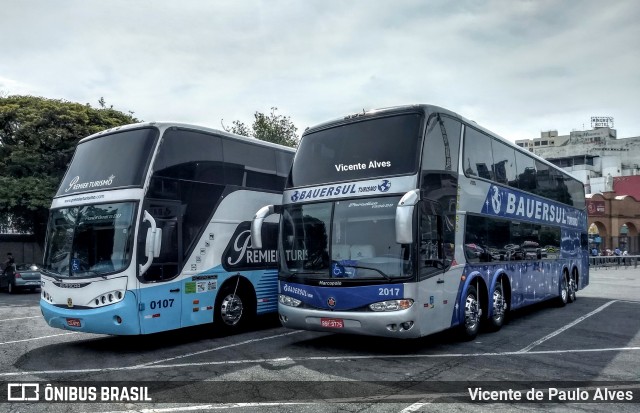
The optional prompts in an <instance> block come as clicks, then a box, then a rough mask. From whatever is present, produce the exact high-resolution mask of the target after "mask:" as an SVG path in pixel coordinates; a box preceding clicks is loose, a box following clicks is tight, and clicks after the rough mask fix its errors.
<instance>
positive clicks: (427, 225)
mask: <svg viewBox="0 0 640 413" xmlns="http://www.w3.org/2000/svg"><path fill="white" fill-rule="evenodd" d="M421 205H422V206H421V208H420V245H419V246H418V248H419V249H420V250H419V260H420V276H421V277H426V278H428V277H431V276H434V275H436V274H438V273H441V272H442V270H443V268H444V260H443V255H442V236H441V231H442V230H441V228H442V219H441V218H440V217H439V216H438V215H437V214H436V213H435V211H434V210H433V209H434V208H432V206H431V204H430V203H429V202H422V204H421Z"/></svg>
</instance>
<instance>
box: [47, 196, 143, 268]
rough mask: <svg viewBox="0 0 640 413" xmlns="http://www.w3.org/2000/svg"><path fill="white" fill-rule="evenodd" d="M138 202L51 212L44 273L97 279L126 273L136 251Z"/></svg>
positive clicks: (88, 206)
mask: <svg viewBox="0 0 640 413" xmlns="http://www.w3.org/2000/svg"><path fill="white" fill-rule="evenodd" d="M135 206H136V203H135V202H120V203H112V204H101V205H86V206H81V207H72V208H60V209H55V210H53V211H51V214H50V217H49V226H48V228H47V240H48V242H47V248H46V251H45V259H44V270H45V272H48V273H52V274H53V275H56V276H60V277H83V278H85V277H96V276H103V275H105V274H110V273H115V272H119V271H122V270H124V269H126V268H127V267H128V265H129V262H130V260H131V254H132V249H133V232H134V231H133V222H134V215H135V212H134V211H135Z"/></svg>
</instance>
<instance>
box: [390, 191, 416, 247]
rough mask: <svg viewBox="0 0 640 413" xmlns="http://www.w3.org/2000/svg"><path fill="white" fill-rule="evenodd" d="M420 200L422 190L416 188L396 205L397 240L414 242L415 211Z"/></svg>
mask: <svg viewBox="0 0 640 413" xmlns="http://www.w3.org/2000/svg"><path fill="white" fill-rule="evenodd" d="M419 200H420V190H419V189H414V190H412V191H409V192H407V193H406V194H404V195H403V196H402V198H401V199H400V202H398V206H397V207H396V242H397V243H398V244H411V243H412V242H413V238H414V237H413V211H414V209H415V206H416V204H417V203H418V201H419Z"/></svg>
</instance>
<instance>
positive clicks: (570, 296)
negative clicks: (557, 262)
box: [567, 271, 578, 303]
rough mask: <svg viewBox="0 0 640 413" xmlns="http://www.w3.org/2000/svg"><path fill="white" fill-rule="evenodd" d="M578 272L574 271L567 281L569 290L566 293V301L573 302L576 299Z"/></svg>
mask: <svg viewBox="0 0 640 413" xmlns="http://www.w3.org/2000/svg"><path fill="white" fill-rule="evenodd" d="M577 278H578V274H577V273H576V272H575V271H574V272H573V274H572V275H571V280H570V281H569V291H568V293H567V302H570V303H572V302H574V301H575V300H576V290H577V289H578V279H577Z"/></svg>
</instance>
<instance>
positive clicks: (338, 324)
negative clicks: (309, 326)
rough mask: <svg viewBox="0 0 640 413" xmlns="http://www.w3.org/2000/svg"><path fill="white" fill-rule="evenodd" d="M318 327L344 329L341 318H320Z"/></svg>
mask: <svg viewBox="0 0 640 413" xmlns="http://www.w3.org/2000/svg"><path fill="white" fill-rule="evenodd" d="M320 325H321V326H322V327H328V328H344V320H343V319H341V318H321V319H320Z"/></svg>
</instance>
